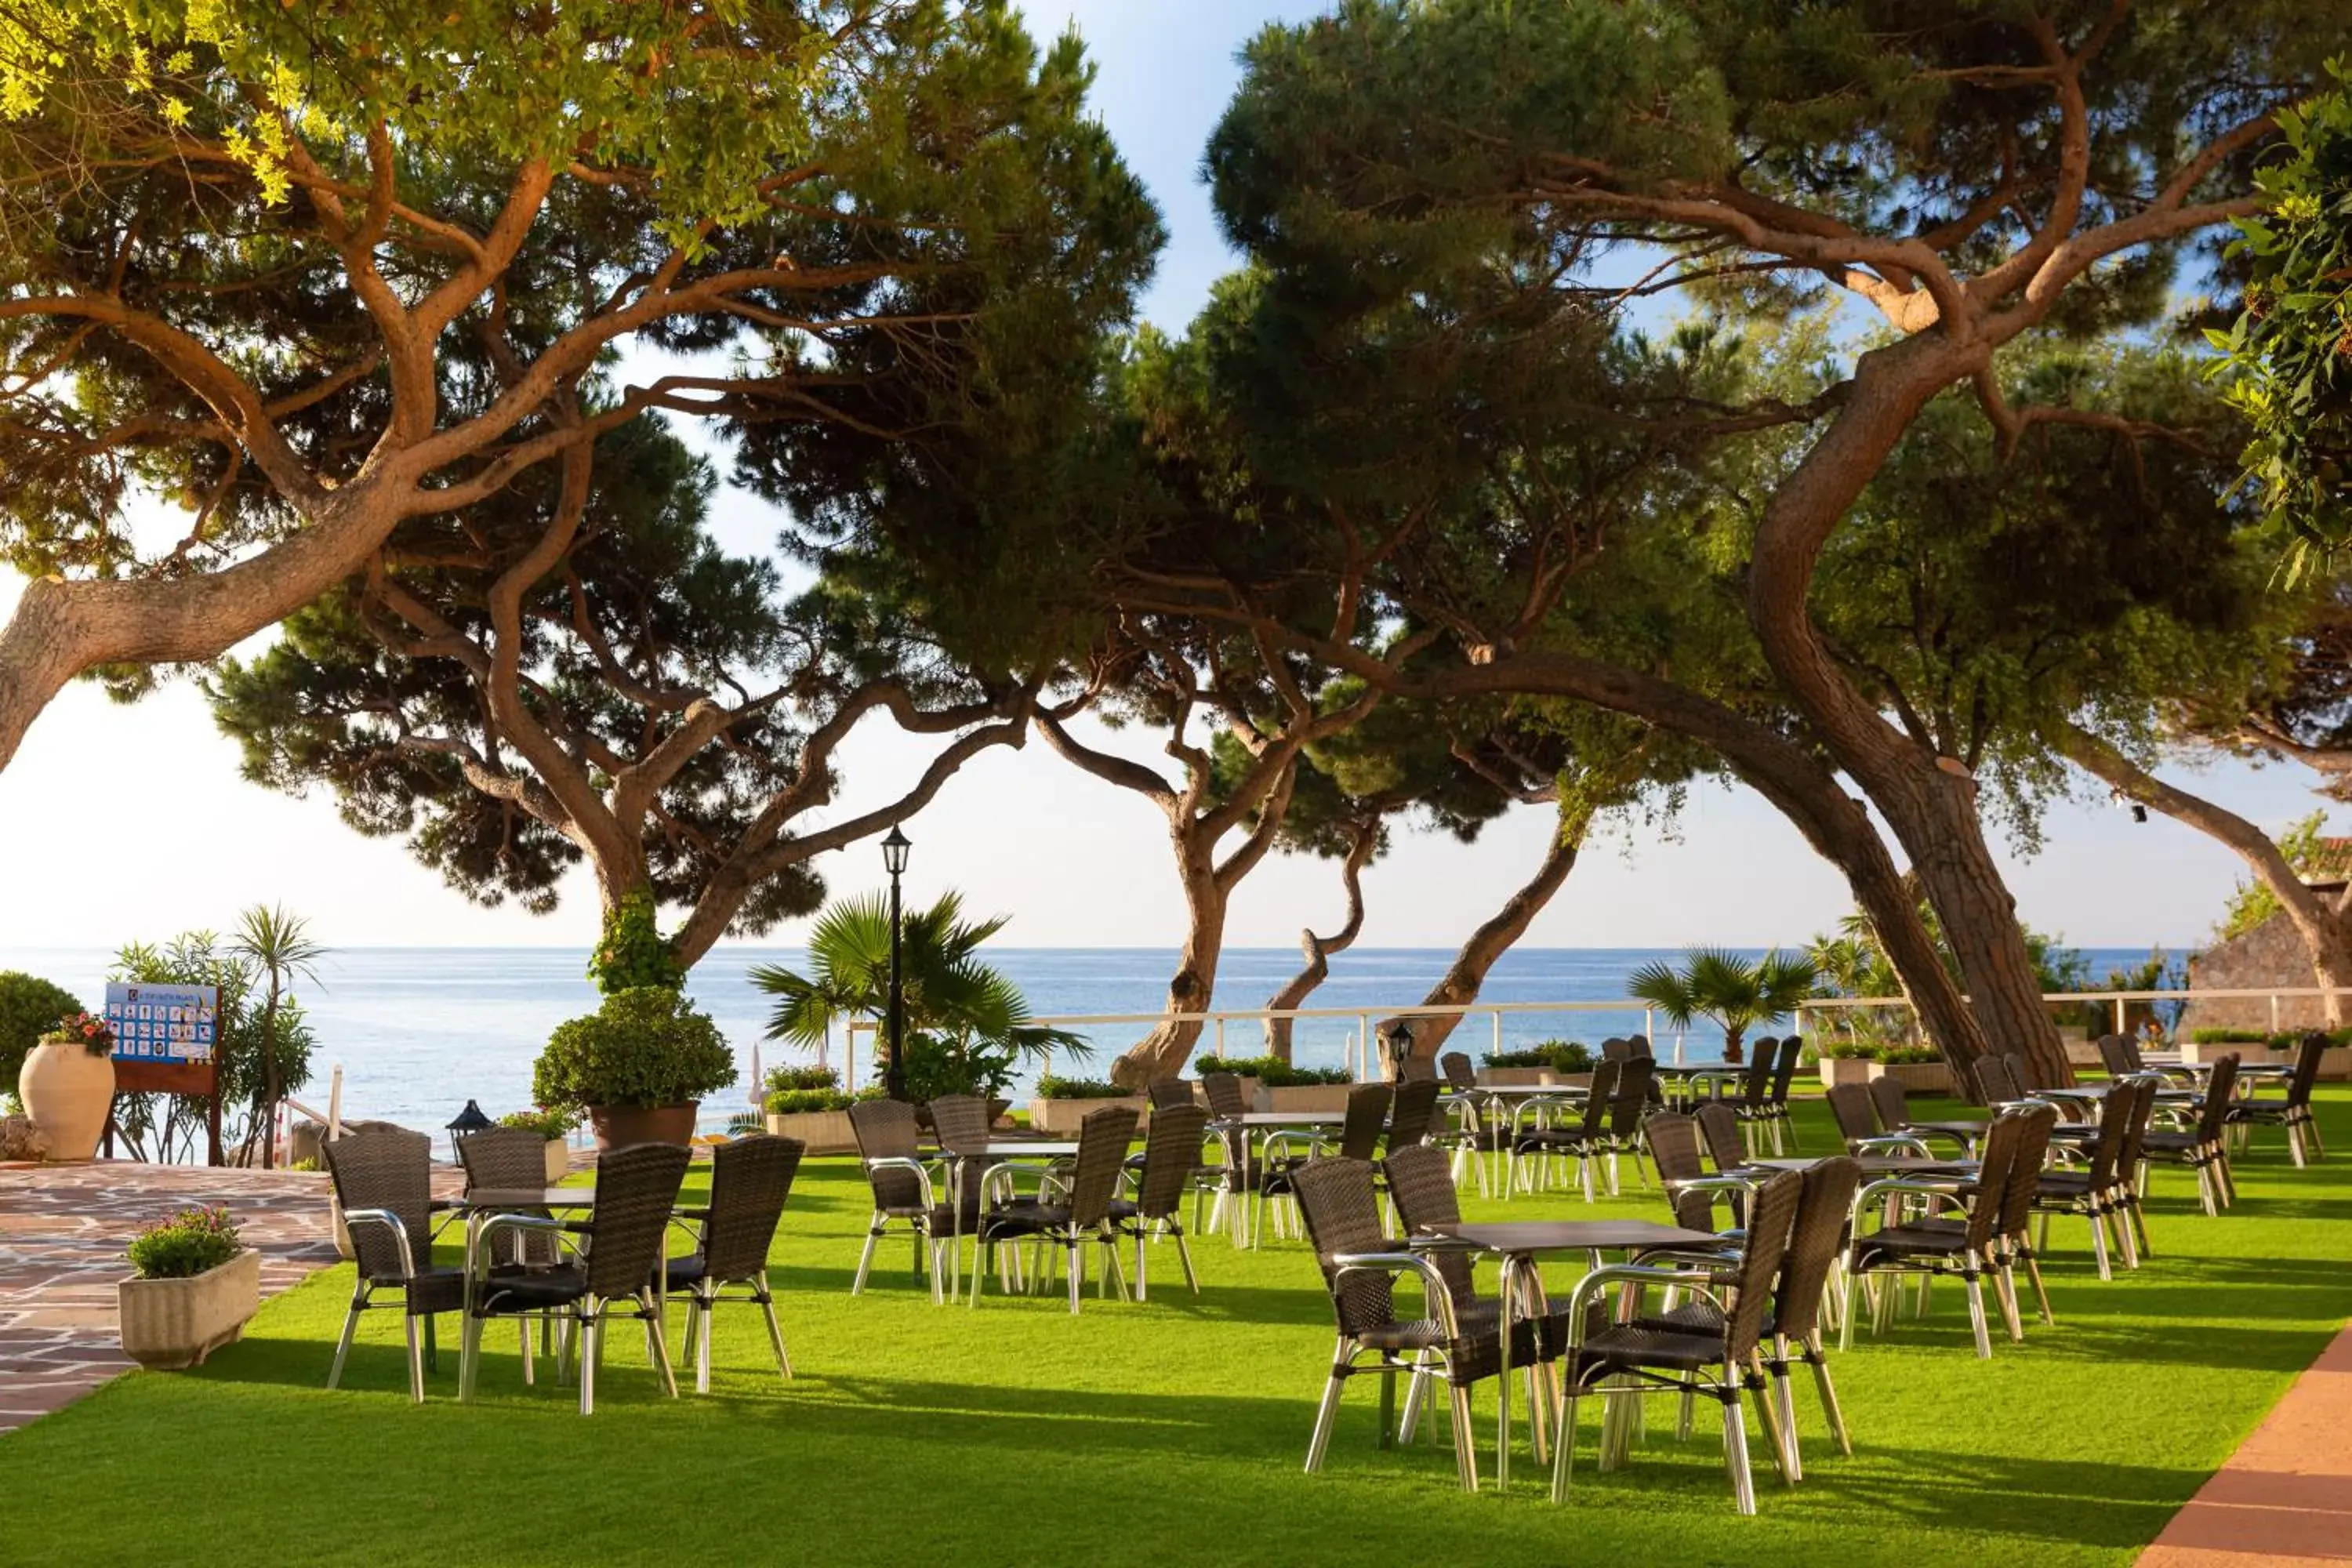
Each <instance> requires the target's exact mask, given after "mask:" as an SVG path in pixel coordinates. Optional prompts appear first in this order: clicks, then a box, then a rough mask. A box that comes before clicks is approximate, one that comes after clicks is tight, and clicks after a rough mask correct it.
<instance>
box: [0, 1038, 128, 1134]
mask: <svg viewBox="0 0 2352 1568" xmlns="http://www.w3.org/2000/svg"><path fill="white" fill-rule="evenodd" d="M16 1097H17V1098H18V1099H19V1100H23V1101H24V1102H25V1115H26V1118H27V1119H29V1120H30V1121H32V1123H33V1131H35V1132H37V1134H39V1136H40V1140H41V1142H43V1143H44V1144H46V1145H47V1149H48V1158H50V1159H52V1160H87V1159H89V1158H90V1157H91V1156H92V1155H94V1154H96V1153H97V1152H98V1141H99V1139H100V1137H101V1136H102V1135H103V1134H104V1133H105V1131H106V1113H107V1111H108V1110H110V1109H111V1108H112V1107H113V1104H114V1058H112V1057H111V1056H110V1055H105V1054H100V1055H97V1056H93V1055H91V1054H90V1053H89V1051H88V1050H87V1049H85V1048H84V1047H80V1046H78V1045H73V1044H63V1045H58V1044H43V1045H37V1046H35V1047H33V1048H32V1049H31V1050H29V1051H27V1052H26V1053H25V1065H24V1067H23V1068H21V1069H20V1070H19V1071H18V1072H17V1074H16Z"/></svg>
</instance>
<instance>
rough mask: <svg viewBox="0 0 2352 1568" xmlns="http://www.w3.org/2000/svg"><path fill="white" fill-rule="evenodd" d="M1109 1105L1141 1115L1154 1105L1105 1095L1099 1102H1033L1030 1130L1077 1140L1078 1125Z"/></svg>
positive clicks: (1135, 1098)
mask: <svg viewBox="0 0 2352 1568" xmlns="http://www.w3.org/2000/svg"><path fill="white" fill-rule="evenodd" d="M1108 1105H1127V1106H1132V1107H1134V1108H1135V1111H1136V1114H1137V1115H1139V1116H1140V1115H1142V1114H1143V1113H1145V1112H1146V1111H1148V1110H1150V1109H1151V1102H1150V1100H1147V1099H1145V1098H1144V1097H1143V1096H1142V1095H1139V1094H1129V1095H1117V1096H1106V1097H1104V1098H1101V1099H1097V1100H1031V1101H1030V1102H1029V1128H1030V1131H1034V1132H1051V1133H1053V1134H1055V1136H1057V1137H1063V1138H1076V1136H1077V1135H1078V1128H1079V1124H1080V1123H1082V1122H1084V1121H1086V1119H1087V1117H1089V1116H1091V1115H1093V1114H1094V1113H1095V1112H1096V1111H1097V1110H1102V1109H1103V1108H1104V1107H1105V1106H1108Z"/></svg>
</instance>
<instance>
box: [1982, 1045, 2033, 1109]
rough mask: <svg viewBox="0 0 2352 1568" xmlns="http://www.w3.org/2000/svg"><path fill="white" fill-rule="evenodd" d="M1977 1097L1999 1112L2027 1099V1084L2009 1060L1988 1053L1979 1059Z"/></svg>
mask: <svg viewBox="0 0 2352 1568" xmlns="http://www.w3.org/2000/svg"><path fill="white" fill-rule="evenodd" d="M1976 1075H1977V1095H1978V1097H1979V1099H1981V1100H1983V1101H1984V1102H1985V1103H1986V1104H1987V1105H1990V1106H1991V1107H1992V1108H1993V1109H1994V1110H1999V1109H2000V1108H2001V1107H2002V1106H2004V1105H2011V1104H2014V1103H2015V1102H2016V1101H2018V1100H2023V1099H2024V1098H2025V1084H2024V1081H2023V1080H2022V1079H2020V1078H2019V1077H2018V1076H2017V1071H2016V1069H2015V1068H2012V1067H2011V1066H2010V1064H2009V1058H2007V1057H2004V1056H1999V1055H1996V1054H1993V1053H1991V1052H1988V1053H1986V1054H1985V1055H1983V1056H1980V1057H1979V1058H1977V1063H1976Z"/></svg>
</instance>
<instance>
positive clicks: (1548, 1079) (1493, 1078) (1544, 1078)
mask: <svg viewBox="0 0 2352 1568" xmlns="http://www.w3.org/2000/svg"><path fill="white" fill-rule="evenodd" d="M1560 1081H1561V1075H1560V1074H1559V1073H1557V1072H1554V1071H1553V1070H1552V1069H1551V1068H1479V1069H1478V1086H1479V1087H1480V1088H1481V1089H1540V1088H1543V1087H1545V1086H1547V1085H1550V1084H1556V1083H1559V1082H1560Z"/></svg>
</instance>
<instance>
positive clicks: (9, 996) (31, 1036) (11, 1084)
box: [0, 969, 82, 1095]
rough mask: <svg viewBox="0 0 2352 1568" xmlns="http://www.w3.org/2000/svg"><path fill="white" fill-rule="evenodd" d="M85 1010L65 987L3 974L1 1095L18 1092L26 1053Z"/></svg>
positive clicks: (14, 972) (19, 974)
mask: <svg viewBox="0 0 2352 1568" xmlns="http://www.w3.org/2000/svg"><path fill="white" fill-rule="evenodd" d="M81 1010H82V1009H81V1003H80V1002H79V1000H77V999H76V998H75V996H74V994H73V993H72V992H70V991H68V990H67V989H66V988H65V987H63V986H61V985H52V984H49V983H48V982H47V981H46V980H44V979H42V978H41V977H40V976H39V975H37V974H26V973H24V972H23V971H22V970H16V969H7V970H0V1095H5V1094H13V1093H15V1092H16V1074H17V1073H18V1072H19V1071H20V1070H22V1068H24V1065H25V1056H26V1052H28V1051H30V1050H31V1049H32V1048H33V1047H35V1046H36V1045H37V1044H39V1043H40V1038H41V1037H42V1036H43V1035H45V1034H47V1032H48V1031H49V1030H51V1029H53V1028H55V1027H56V1026H57V1022H58V1019H60V1018H63V1017H67V1016H69V1015H72V1014H75V1013H79V1012H80V1011H81Z"/></svg>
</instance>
